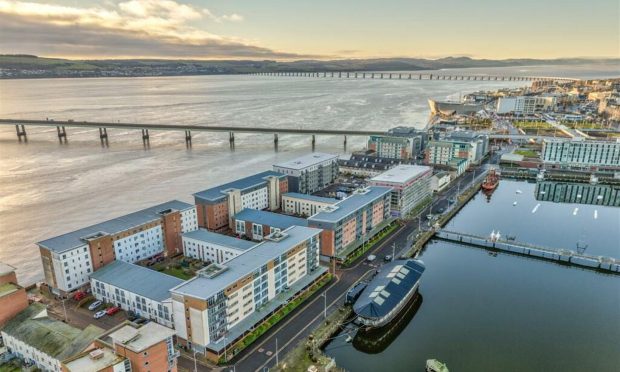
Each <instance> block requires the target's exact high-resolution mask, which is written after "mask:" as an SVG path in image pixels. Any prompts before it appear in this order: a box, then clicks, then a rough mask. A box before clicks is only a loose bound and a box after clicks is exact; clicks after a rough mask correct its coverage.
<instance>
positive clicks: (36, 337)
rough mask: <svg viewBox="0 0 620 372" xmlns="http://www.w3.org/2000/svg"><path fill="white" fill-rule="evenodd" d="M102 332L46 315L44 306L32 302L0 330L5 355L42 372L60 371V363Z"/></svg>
mask: <svg viewBox="0 0 620 372" xmlns="http://www.w3.org/2000/svg"><path fill="white" fill-rule="evenodd" d="M103 332H104V331H103V329H101V328H99V327H96V326H94V325H89V326H88V327H86V328H85V329H84V330H81V329H78V328H75V327H72V326H70V325H68V324H66V323H64V322H61V321H60V320H55V319H52V318H50V317H48V315H47V309H46V307H45V305H43V304H41V303H37V302H35V303H33V304H31V305H30V306H28V307H27V308H26V309H24V310H23V311H21V312H20V313H19V314H17V315H16V316H15V317H14V318H13V319H11V320H9V321H8V322H7V323H6V324H5V325H4V327H3V328H2V332H1V335H2V339H3V341H4V345H5V346H6V348H7V350H8V352H10V353H12V354H15V355H16V356H17V357H18V358H20V359H22V360H23V361H24V362H26V363H31V364H33V365H34V366H36V367H37V368H38V369H40V370H43V371H53V372H60V371H61V370H62V369H61V368H62V367H61V362H62V361H63V360H65V359H67V358H70V357H72V356H74V355H75V354H78V353H81V352H82V351H83V350H85V349H86V348H87V347H88V346H89V345H90V344H91V343H92V342H93V341H94V340H95V339H96V338H97V337H98V336H99V335H101V334H102V333H103Z"/></svg>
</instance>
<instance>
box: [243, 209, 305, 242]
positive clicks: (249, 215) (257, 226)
mask: <svg viewBox="0 0 620 372" xmlns="http://www.w3.org/2000/svg"><path fill="white" fill-rule="evenodd" d="M234 221H235V223H234V232H235V234H237V235H239V236H246V237H248V238H250V239H252V240H256V241H260V240H263V237H265V236H267V235H270V234H272V233H274V232H277V231H282V230H285V229H288V228H289V227H291V226H308V220H306V219H305V218H299V217H293V216H287V215H285V214H279V213H273V212H267V211H257V210H254V209H244V210H242V211H241V212H239V213H237V215H235V217H234Z"/></svg>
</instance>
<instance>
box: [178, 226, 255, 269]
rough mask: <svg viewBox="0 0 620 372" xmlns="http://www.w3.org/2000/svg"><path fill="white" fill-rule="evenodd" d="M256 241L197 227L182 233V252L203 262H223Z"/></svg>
mask: <svg viewBox="0 0 620 372" xmlns="http://www.w3.org/2000/svg"><path fill="white" fill-rule="evenodd" d="M255 245H256V243H254V242H249V241H247V240H244V239H238V238H234V237H231V236H226V235H222V234H218V233H214V232H211V231H209V230H206V229H198V230H195V231H191V232H188V233H185V234H183V252H184V254H185V256H186V257H192V258H195V259H198V260H201V261H205V262H214V263H218V264H221V263H224V262H226V261H228V260H230V259H233V258H235V257H237V256H238V255H240V254H241V253H243V252H245V251H246V250H248V249H250V248H252V247H254V246H255Z"/></svg>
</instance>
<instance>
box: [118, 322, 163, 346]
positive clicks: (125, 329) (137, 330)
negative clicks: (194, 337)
mask: <svg viewBox="0 0 620 372" xmlns="http://www.w3.org/2000/svg"><path fill="white" fill-rule="evenodd" d="M172 336H174V330H172V329H170V328H167V327H164V326H163V325H159V324H157V323H155V322H148V323H146V324H144V325H142V326H141V327H140V326H137V325H134V324H132V323H125V324H124V325H123V326H121V327H120V328H118V329H116V330H114V331H112V332H111V333H110V334H109V335H108V337H110V338H111V339H112V340H114V343H116V344H122V345H123V346H124V347H126V348H128V349H129V350H132V351H134V352H136V353H139V352H141V351H143V350H145V349H148V348H149V347H151V346H153V345H155V344H157V343H159V342H162V341H164V340H166V339H167V338H168V337H172Z"/></svg>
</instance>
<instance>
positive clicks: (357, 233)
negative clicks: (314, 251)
mask: <svg viewBox="0 0 620 372" xmlns="http://www.w3.org/2000/svg"><path fill="white" fill-rule="evenodd" d="M391 193H392V189H391V188H390V187H380V186H370V187H367V188H365V189H360V190H357V191H355V192H353V194H352V195H351V196H349V197H348V198H346V199H343V200H341V201H339V202H338V203H336V204H334V205H333V206H331V207H328V208H325V209H323V210H322V211H320V212H319V213H317V214H315V215H313V216H311V217H310V218H308V226H310V227H315V228H318V229H323V232H322V233H321V254H322V255H323V256H326V257H336V258H338V259H340V260H343V259H345V258H346V256H347V255H349V254H350V253H351V252H352V251H353V250H354V249H355V248H357V247H359V246H360V245H361V244H363V241H364V240H367V239H369V238H371V237H372V236H374V235H375V234H376V233H377V232H378V231H379V230H380V229H381V227H382V226H383V225H384V224H385V223H386V222H387V220H388V218H390V204H391Z"/></svg>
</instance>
